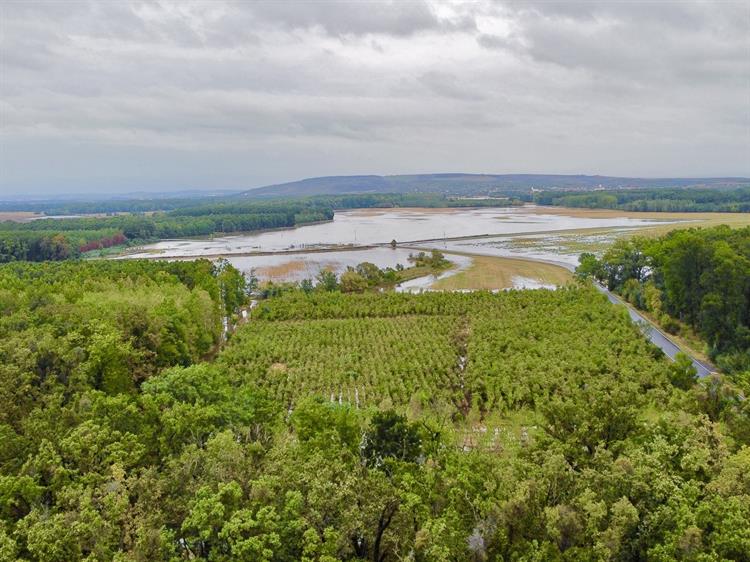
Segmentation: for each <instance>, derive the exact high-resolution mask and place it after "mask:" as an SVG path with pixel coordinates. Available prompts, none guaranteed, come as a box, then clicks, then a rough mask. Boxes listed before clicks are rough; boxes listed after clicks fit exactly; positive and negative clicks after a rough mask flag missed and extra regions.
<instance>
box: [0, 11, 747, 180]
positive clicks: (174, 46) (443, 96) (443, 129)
mask: <svg viewBox="0 0 750 562" xmlns="http://www.w3.org/2000/svg"><path fill="white" fill-rule="evenodd" d="M748 9H750V4H748V3H747V2H745V3H742V4H721V5H719V4H717V3H671V2H670V3H667V2H664V3H649V4H644V3H632V2H618V3H606V2H605V3H598V2H597V3H593V2H541V1H540V2H533V1H531V0H530V1H525V2H504V3H493V2H490V1H489V0H478V2H474V3H458V4H447V3H433V2H426V1H425V2H389V1H383V2H368V3H359V2H347V3H344V2H341V3H339V2H336V3H334V2H295V3H291V2H273V3H271V2H257V3H255V2H253V3H251V2H242V3H240V2H223V1H220V0H215V1H212V2H200V3H187V2H179V1H176V0H161V1H159V2H140V1H135V2H124V1H123V2H94V1H91V2H75V3H62V2H51V3H47V4H44V3H36V2H6V3H3V4H0V10H1V13H0V17H1V20H0V25H1V26H2V29H1V30H0V31H2V33H0V191H2V190H10V189H13V190H19V189H29V190H33V189H43V188H44V189H47V188H48V186H49V185H50V183H51V184H52V185H54V186H56V187H57V189H60V190H63V189H67V188H70V187H71V186H75V188H76V189H78V190H85V189H86V188H91V189H94V186H96V189H101V188H102V185H103V184H102V183H101V182H102V181H106V182H109V183H106V185H109V186H112V188H113V189H114V188H115V187H116V186H122V185H123V184H125V183H127V182H128V181H130V182H137V183H138V184H139V186H143V187H148V186H154V187H155V188H156V187H159V186H160V185H161V186H166V185H168V186H169V187H218V186H220V185H221V186H224V187H226V186H227V185H229V184H231V185H235V186H239V187H248V186H252V185H257V184H259V183H266V182H272V181H280V180H287V179H294V178H295V177H302V176H308V175H321V174H322V175H324V174H336V173H391V172H410V171H425V170H433V171H441V170H444V169H452V170H461V169H463V170H467V171H477V170H483V171H496V172H503V171H507V172H519V171H528V172H551V173H554V172H582V173H583V172H587V173H605V174H606V173H609V174H623V175H704V174H705V175H720V174H727V175H742V174H750V168H749V166H750V164H749V163H748V159H747V157H746V156H747V153H749V152H750V86H748V80H750V70H749V69H748V65H749V64H750V56H749V55H748V53H750V44H749V43H748V41H750V12H748ZM97 159H98V160H97ZM94 160H96V162H95V163H94ZM40 162H42V163H44V162H52V163H54V165H50V166H48V165H40V164H39V163H40ZM134 162H143V163H144V164H142V165H139V166H135V165H134ZM87 166H90V169H91V177H90V178H88V179H87V175H86V170H87ZM134 170H136V171H134ZM185 170H189V172H190V173H189V174H188V173H186V172H185ZM87 186H88V187H87Z"/></svg>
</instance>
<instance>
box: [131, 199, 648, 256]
mask: <svg viewBox="0 0 750 562" xmlns="http://www.w3.org/2000/svg"><path fill="white" fill-rule="evenodd" d="M658 222H660V221H655V220H649V219H636V218H630V217H615V218H588V217H568V216H560V215H554V214H544V213H538V212H535V207H534V206H526V207H511V208H497V209H363V210H353V211H337V212H336V216H335V217H334V220H333V221H330V222H325V223H319V224H312V225H308V226H301V227H298V228H291V229H283V230H274V231H268V232H261V233H257V234H242V235H236V236H223V237H215V238H212V239H201V240H163V241H161V242H157V243H155V244H149V245H147V246H143V247H142V248H141V249H140V250H139V251H138V252H137V253H134V254H131V255H129V257H163V258H175V257H197V256H202V255H203V256H218V255H221V256H224V257H227V256H229V255H231V254H243V253H253V252H256V253H257V252H288V251H300V250H305V249H308V250H311V249H320V248H335V247H339V246H344V245H352V246H367V245H373V244H387V243H388V242H390V241H391V240H396V241H397V242H398V243H399V244H403V243H411V242H416V241H424V240H433V241H435V244H434V245H436V244H437V243H438V242H441V243H442V241H443V240H445V239H450V238H459V237H470V236H482V235H488V234H492V235H500V236H502V235H505V236H509V235H519V234H542V233H547V232H555V231H561V230H573V229H582V228H611V227H627V228H634V227H642V226H649V225H653V224H656V223H658Z"/></svg>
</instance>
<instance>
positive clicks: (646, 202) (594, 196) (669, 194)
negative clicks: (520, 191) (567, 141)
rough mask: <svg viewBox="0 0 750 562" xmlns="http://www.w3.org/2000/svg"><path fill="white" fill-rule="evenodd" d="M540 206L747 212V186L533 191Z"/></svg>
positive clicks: (749, 209)
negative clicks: (729, 187) (731, 187)
mask: <svg viewBox="0 0 750 562" xmlns="http://www.w3.org/2000/svg"><path fill="white" fill-rule="evenodd" d="M534 201H535V202H536V203H538V204H539V205H557V206H562V207H588V208H593V209H620V210H623V211H658V212H668V211H673V212H678V211H679V212H732V213H747V212H750V187H741V188H737V189H707V188H685V189H617V190H604V191H579V192H565V193H560V192H555V191H543V192H541V193H536V194H534Z"/></svg>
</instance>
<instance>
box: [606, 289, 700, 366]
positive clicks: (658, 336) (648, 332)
mask: <svg viewBox="0 0 750 562" xmlns="http://www.w3.org/2000/svg"><path fill="white" fill-rule="evenodd" d="M594 286H595V287H596V288H597V289H599V291H600V292H602V293H604V294H605V295H606V296H607V298H608V299H609V302H611V303H613V304H621V305H623V306H625V307H626V308H627V310H628V314H630V318H631V320H633V322H636V323H638V324H641V325H643V333H644V335H645V336H646V337H647V338H648V339H649V340H651V342H652V343H653V344H654V345H656V346H657V347H658V348H659V349H661V350H662V351H663V352H664V354H665V355H666V356H667V357H669V358H670V359H671V360H672V361H674V358H675V355H677V354H678V353H680V352H682V353H684V354H685V355H687V356H688V357H690V359H691V360H692V362H693V366H694V367H695V370H696V371H697V373H698V376H699V377H705V376H708V375H710V374H711V373H712V372H713V371H712V370H711V368H710V367H709V366H708V365H706V364H705V363H702V362H701V361H698V360H697V359H696V358H695V357H693V356H692V355H690V354H689V353H688V352H687V351H684V350H682V349H680V348H679V347H678V346H677V345H675V344H674V343H673V342H672V340H670V339H669V338H667V336H665V335H664V333H663V332H662V331H661V330H659V328H657V327H656V326H655V325H654V323H653V322H651V321H650V320H649V319H648V318H645V317H644V316H641V315H640V314H638V312H636V311H635V310H633V308H632V307H630V306H628V305H626V304H625V303H624V302H623V300H622V299H621V298H620V297H618V296H617V295H614V294H612V293H611V292H610V291H609V290H608V289H606V288H605V287H602V286H601V285H599V284H598V283H594Z"/></svg>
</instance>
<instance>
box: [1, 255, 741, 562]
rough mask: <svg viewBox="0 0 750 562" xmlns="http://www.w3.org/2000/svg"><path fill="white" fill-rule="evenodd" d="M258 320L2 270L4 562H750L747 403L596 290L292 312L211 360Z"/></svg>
mask: <svg viewBox="0 0 750 562" xmlns="http://www.w3.org/2000/svg"><path fill="white" fill-rule="evenodd" d="M364 273H366V272H364ZM246 299H247V295H246V292H245V286H244V280H243V279H242V277H241V276H240V275H239V273H238V272H237V271H236V270H234V268H232V267H230V266H228V264H226V263H219V264H217V265H212V264H211V263H210V262H208V261H205V260H199V261H195V262H175V263H166V262H153V261H139V260H134V261H122V262H101V261H96V262H76V261H67V262H60V263H44V264H29V263H26V264H20V263H14V264H7V265H4V266H0V312H1V314H0V393H2V400H0V559H2V560H26V561H28V562H41V561H44V562H58V561H59V562H62V561H65V562H69V561H76V560H88V561H109V560H117V561H146V560H148V561H160V560H164V561H177V560H209V561H214V562H229V561H235V560H248V561H299V560H303V561H308V562H313V561H316V562H334V561H336V560H359V561H364V560H371V561H373V560H374V561H379V562H395V561H398V560H404V559H406V560H414V561H425V562H426V561H446V562H447V561H466V562H470V561H477V560H553V561H555V560H559V561H566V560H570V561H572V560H592V561H593V560H646V559H648V560H661V561H677V560H685V559H692V560H723V559H726V560H746V559H747V553H748V552H750V525H748V523H749V522H750V487H748V479H747V474H748V472H750V448H749V447H748V445H750V409H749V407H748V401H746V400H742V398H741V397H742V396H743V394H744V395H747V394H748V393H749V392H750V379H748V378H747V377H746V376H745V377H744V378H743V377H742V376H736V377H735V378H734V381H733V382H730V381H729V380H727V379H725V378H723V377H721V376H715V377H712V378H711V379H709V380H706V381H698V382H695V381H693V379H692V378H691V377H692V376H694V372H692V373H691V371H690V368H689V366H687V367H686V366H685V365H682V364H680V363H677V364H671V363H670V362H668V361H667V360H666V359H665V358H664V357H663V356H662V355H661V353H660V352H659V351H658V350H657V349H656V348H655V347H653V346H652V345H651V344H650V343H649V342H648V341H647V340H646V339H645V338H643V337H642V336H641V334H640V332H639V331H638V328H637V327H636V326H634V325H633V324H632V323H631V322H630V320H629V319H628V317H627V315H626V313H625V312H624V311H623V310H620V309H617V308H615V307H612V306H610V305H609V304H608V303H607V301H606V299H605V298H604V297H603V296H602V295H600V294H598V293H597V292H595V291H594V289H593V288H587V287H579V288H565V289H561V290H558V291H510V292H507V293H501V294H490V293H483V292H478V293H471V294H458V293H433V294H424V295H408V294H398V293H392V292H386V293H376V292H364V293H361V294H344V293H341V292H340V291H338V290H330V291H327V290H322V289H321V290H313V291H304V290H301V289H299V290H287V291H284V292H283V293H282V294H281V295H280V296H278V297H275V298H270V299H267V300H261V301H260V302H259V303H258V305H257V306H256V307H255V309H254V310H253V312H252V314H251V318H250V319H249V321H247V322H246V323H245V324H244V325H241V326H240V327H238V328H237V329H236V330H235V331H233V332H232V331H230V333H229V341H228V343H227V344H226V345H225V346H224V348H223V350H220V351H219V352H218V355H216V352H217V350H218V348H217V344H219V343H220V342H221V338H222V336H221V334H222V327H221V317H222V316H224V315H226V314H228V313H230V314H234V313H235V312H236V309H237V307H239V306H242V305H243V304H244V303H245V302H246ZM239 316H240V317H241V316H242V315H239ZM215 355H216V356H215ZM214 356H215V357H214ZM211 358H213V359H211Z"/></svg>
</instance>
